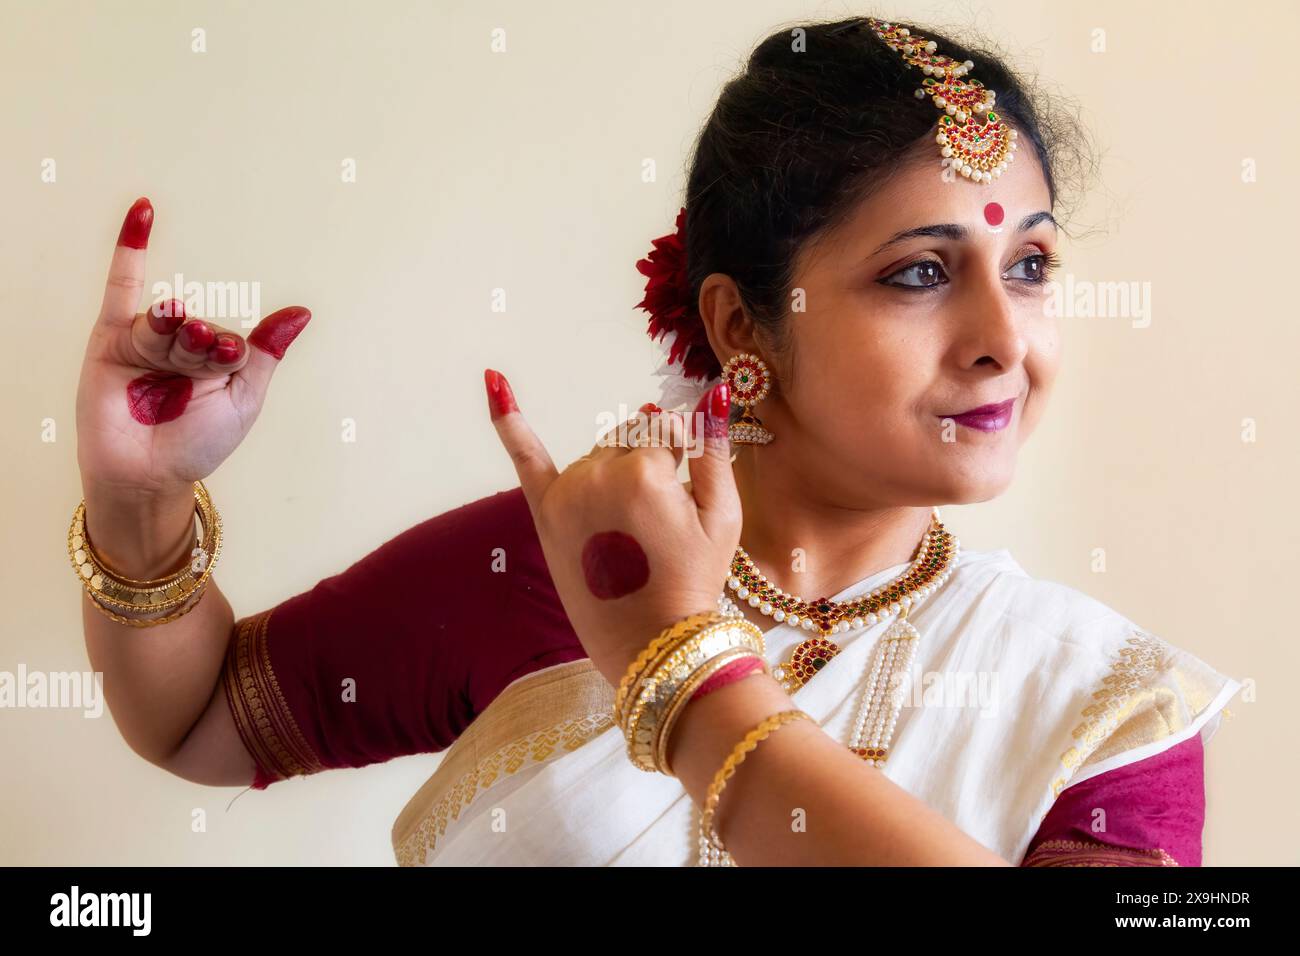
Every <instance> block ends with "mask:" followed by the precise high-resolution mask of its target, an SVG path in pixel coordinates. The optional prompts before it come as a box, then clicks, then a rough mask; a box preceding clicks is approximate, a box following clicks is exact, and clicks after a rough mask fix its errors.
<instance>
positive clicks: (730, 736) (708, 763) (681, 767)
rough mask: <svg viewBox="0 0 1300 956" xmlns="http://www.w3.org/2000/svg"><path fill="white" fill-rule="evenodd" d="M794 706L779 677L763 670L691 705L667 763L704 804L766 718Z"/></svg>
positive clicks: (675, 730)
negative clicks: (721, 771)
mask: <svg viewBox="0 0 1300 956" xmlns="http://www.w3.org/2000/svg"><path fill="white" fill-rule="evenodd" d="M792 707H794V704H793V703H792V701H791V700H790V695H789V694H787V693H786V692H785V690H784V689H782V687H781V685H780V683H779V682H778V681H777V680H776V678H774V677H772V676H771V675H770V674H766V673H763V672H761V671H759V672H755V673H752V674H749V675H747V676H745V677H742V678H741V679H739V680H736V681H733V682H732V683H729V684H727V685H726V686H724V687H720V688H718V689H717V690H715V691H713V692H712V693H710V694H706V695H704V696H702V697H699V696H697V697H693V698H692V699H691V700H690V701H689V702H688V703H687V704H686V707H685V708H684V710H683V711H682V715H681V717H680V718H678V721H677V724H676V726H675V727H673V731H672V736H671V737H670V738H669V740H668V763H669V765H670V766H671V767H672V768H673V771H674V773H675V775H676V776H677V777H678V778H679V779H680V780H681V781H682V784H683V785H684V786H685V787H686V789H687V792H689V793H690V794H691V796H692V797H694V798H695V800H696V801H697V802H700V803H702V802H703V798H704V795H705V794H706V793H707V792H708V788H709V784H710V783H712V781H713V776H714V774H715V773H717V771H718V768H720V767H721V766H722V764H723V762H724V761H725V760H726V759H727V757H728V755H729V754H730V753H731V751H732V749H733V748H734V747H735V746H736V744H737V743H739V742H740V741H741V740H742V739H743V738H744V736H745V734H746V733H748V732H749V731H750V730H752V729H753V728H754V727H755V726H757V725H758V724H759V722H760V721H762V720H763V719H764V718H766V717H769V716H771V715H772V714H775V713H779V712H780V711H783V710H790V709H791V708H792Z"/></svg>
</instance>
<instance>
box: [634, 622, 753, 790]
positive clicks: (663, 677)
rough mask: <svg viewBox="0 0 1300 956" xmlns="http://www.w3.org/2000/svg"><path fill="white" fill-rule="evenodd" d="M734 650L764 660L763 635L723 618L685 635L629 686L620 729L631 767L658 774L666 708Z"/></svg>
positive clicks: (741, 623) (740, 623) (751, 627)
mask: <svg viewBox="0 0 1300 956" xmlns="http://www.w3.org/2000/svg"><path fill="white" fill-rule="evenodd" d="M737 647H743V648H745V649H746V650H747V651H749V652H752V653H755V654H757V655H758V656H759V657H763V656H765V650H764V646H763V632H762V631H760V630H759V629H758V627H757V626H756V625H755V624H753V623H751V622H750V621H746V620H740V619H735V618H724V619H723V620H722V621H719V622H717V623H714V624H711V625H709V626H708V627H704V628H701V629H700V630H699V631H697V632H696V633H694V634H691V635H689V636H688V637H687V638H686V639H685V640H683V641H681V642H680V643H679V644H678V645H677V646H676V647H675V648H674V649H673V650H672V652H671V653H669V654H668V655H666V656H665V657H664V658H663V659H662V660H661V661H659V662H658V663H657V664H656V665H655V666H654V668H653V669H652V670H651V671H650V672H649V673H647V674H645V675H644V676H643V677H642V679H641V680H640V681H638V682H637V683H636V684H635V685H634V686H633V690H632V697H633V703H632V705H631V707H630V708H629V710H628V714H627V719H626V722H625V723H624V725H623V736H624V738H625V739H626V740H627V749H628V759H630V760H631V761H632V763H633V765H635V766H636V767H638V768H639V769H641V770H645V771H648V772H651V773H653V772H655V771H662V768H661V767H660V766H658V764H657V761H656V746H657V743H658V732H659V726H660V724H661V722H662V720H663V716H664V713H665V711H666V708H667V705H668V704H669V702H671V701H672V700H673V699H674V698H675V697H676V694H677V690H678V688H679V687H680V686H681V685H682V684H683V683H685V682H686V681H688V680H690V679H691V677H692V676H693V675H694V674H696V673H697V671H698V670H699V669H700V668H702V667H704V666H706V665H707V664H708V663H709V661H711V660H713V659H714V658H715V657H717V656H718V655H719V654H723V653H726V652H729V651H731V650H733V649H735V648H737Z"/></svg>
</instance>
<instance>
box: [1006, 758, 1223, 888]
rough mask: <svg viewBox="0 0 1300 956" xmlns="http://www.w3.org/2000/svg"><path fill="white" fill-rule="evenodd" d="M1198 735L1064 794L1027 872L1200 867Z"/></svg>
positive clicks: (1032, 848)
mask: <svg viewBox="0 0 1300 956" xmlns="http://www.w3.org/2000/svg"><path fill="white" fill-rule="evenodd" d="M1204 757H1205V752H1204V749H1203V746H1202V742H1201V735H1200V734H1199V733H1198V734H1194V735H1193V736H1192V737H1191V738H1190V739H1188V740H1185V741H1183V742H1182V743H1180V744H1175V745H1174V746H1173V747H1170V748H1169V749H1168V750H1165V751H1163V752H1161V753H1158V754H1155V755H1154V756H1151V757H1147V758H1145V759H1143V760H1138V761H1135V762H1134V763H1131V764H1128V765H1127V766H1124V767H1119V768H1117V769H1115V770H1109V771H1107V772H1106V773H1101V774H1098V775H1097V776H1095V777H1090V778H1089V779H1087V780H1083V781H1080V782H1079V783H1076V784H1075V785H1074V786H1071V787H1066V788H1065V789H1064V790H1062V791H1061V794H1060V796H1058V797H1057V798H1056V802H1055V803H1054V804H1052V809H1051V810H1049V811H1048V813H1047V816H1046V817H1045V818H1044V819H1043V823H1042V825H1041V826H1040V827H1039V828H1038V833H1037V834H1036V835H1035V836H1034V838H1033V840H1032V841H1031V842H1030V844H1029V852H1028V853H1027V854H1026V855H1025V860H1024V865H1025V866H1200V865H1201V831H1202V829H1203V826H1204V823H1205V762H1204Z"/></svg>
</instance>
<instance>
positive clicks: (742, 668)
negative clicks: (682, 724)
mask: <svg viewBox="0 0 1300 956" xmlns="http://www.w3.org/2000/svg"><path fill="white" fill-rule="evenodd" d="M766 666H767V662H766V661H765V660H763V658H761V657H753V656H750V657H742V658H739V659H738V660H734V661H732V662H731V663H730V664H726V665H724V666H723V667H721V668H719V669H718V672H717V673H716V674H714V675H712V676H711V677H710V678H709V679H708V680H706V681H705V682H704V683H703V684H701V685H700V686H699V687H698V688H696V690H695V693H694V694H692V695H691V700H698V699H699V698H701V697H703V696H704V695H705V694H711V693H713V691H715V690H717V689H718V688H719V687H726V686H727V685H728V684H730V683H733V682H735V681H738V680H740V679H741V678H742V677H748V676H749V675H750V674H752V673H754V672H755V671H761V670H763V669H764V668H765V667H766Z"/></svg>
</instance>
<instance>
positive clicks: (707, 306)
mask: <svg viewBox="0 0 1300 956" xmlns="http://www.w3.org/2000/svg"><path fill="white" fill-rule="evenodd" d="M698 305H699V313H700V318H701V319H703V320H704V330H705V332H706V333H707V335H708V336H709V345H710V346H712V347H713V354H714V355H717V356H718V359H719V361H720V362H723V363H725V362H726V360H727V359H728V358H729V357H730V356H732V355H735V354H736V353H737V352H759V353H760V354H761V353H762V352H763V351H764V350H762V349H760V347H759V343H758V340H757V327H756V326H755V325H754V320H753V319H752V318H750V316H749V315H748V313H746V311H745V306H744V304H743V303H742V302H741V300H740V289H739V288H738V287H737V285H736V281H735V280H734V279H733V278H731V276H729V275H727V274H726V273H723V272H712V273H710V274H709V275H708V276H706V277H705V279H704V281H703V282H702V283H700V301H699V304H698Z"/></svg>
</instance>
